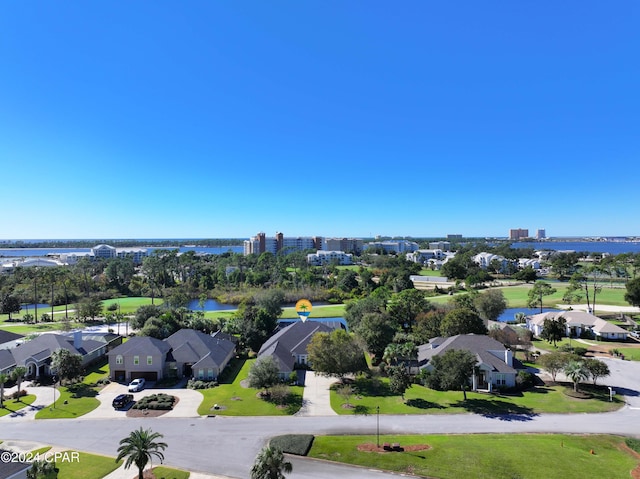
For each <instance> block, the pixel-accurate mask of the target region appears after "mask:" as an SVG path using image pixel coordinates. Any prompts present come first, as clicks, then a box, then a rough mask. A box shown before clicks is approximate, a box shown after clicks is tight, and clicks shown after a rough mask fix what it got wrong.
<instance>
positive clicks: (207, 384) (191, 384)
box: [187, 379, 218, 389]
mask: <svg viewBox="0 0 640 479" xmlns="http://www.w3.org/2000/svg"><path fill="white" fill-rule="evenodd" d="M217 385H218V381H199V380H197V379H189V381H188V382H187V389H210V388H214V387H216V386H217Z"/></svg>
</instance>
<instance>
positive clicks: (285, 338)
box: [258, 320, 340, 379]
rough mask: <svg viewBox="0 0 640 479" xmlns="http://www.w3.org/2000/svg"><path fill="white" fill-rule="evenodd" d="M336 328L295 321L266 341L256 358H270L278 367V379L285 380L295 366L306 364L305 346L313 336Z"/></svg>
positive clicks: (319, 323)
mask: <svg viewBox="0 0 640 479" xmlns="http://www.w3.org/2000/svg"><path fill="white" fill-rule="evenodd" d="M337 324H339V323H337ZM336 327H340V326H336ZM336 327H332V326H330V325H329V324H327V323H324V322H319V321H313V320H307V321H296V322H294V323H293V324H291V325H289V326H286V327H284V328H282V329H280V330H279V331H278V332H277V333H275V334H274V335H273V336H271V337H270V338H269V339H267V341H266V342H265V343H264V344H263V345H262V347H261V348H260V351H259V352H258V358H260V357H264V356H272V357H273V359H274V360H275V361H276V364H277V365H278V370H279V372H280V377H281V378H282V379H286V378H288V377H289V375H290V374H291V372H293V370H294V369H295V367H296V365H306V364H308V362H309V360H308V353H307V346H308V345H309V343H310V342H311V338H313V335H314V334H316V333H319V332H323V333H331V332H332V331H333V330H334V329H336Z"/></svg>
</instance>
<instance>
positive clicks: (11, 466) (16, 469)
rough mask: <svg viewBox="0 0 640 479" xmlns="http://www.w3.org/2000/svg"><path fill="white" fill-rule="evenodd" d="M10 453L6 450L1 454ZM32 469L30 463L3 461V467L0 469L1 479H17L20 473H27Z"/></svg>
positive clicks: (1, 450)
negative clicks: (11, 478)
mask: <svg viewBox="0 0 640 479" xmlns="http://www.w3.org/2000/svg"><path fill="white" fill-rule="evenodd" d="M6 452H10V451H7V450H6V449H0V454H3V453H6ZM30 467H31V464H30V463H28V462H18V461H2V467H1V468H0V479H5V478H10V477H17V475H18V473H21V472H22V471H26V470H27V469H29V468H30Z"/></svg>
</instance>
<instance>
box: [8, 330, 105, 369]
mask: <svg viewBox="0 0 640 479" xmlns="http://www.w3.org/2000/svg"><path fill="white" fill-rule="evenodd" d="M103 346H104V344H103V343H99V342H98V341H83V342H82V347H81V348H80V349H76V347H75V346H74V345H73V338H70V337H68V336H62V335H60V334H51V333H45V334H41V335H40V336H37V337H35V338H33V339H32V340H30V341H25V342H24V343H22V344H21V345H20V346H18V347H15V348H12V349H11V354H13V357H14V358H15V359H16V363H17V364H24V362H25V360H26V359H28V358H30V357H33V358H34V359H36V360H42V359H46V358H48V357H49V356H51V354H52V353H53V352H54V351H56V350H57V349H66V350H68V351H70V352H71V353H72V354H79V355H81V356H85V355H86V354H88V353H89V352H91V351H94V350H96V349H99V348H101V347H103Z"/></svg>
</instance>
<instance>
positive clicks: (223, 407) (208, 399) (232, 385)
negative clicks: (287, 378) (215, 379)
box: [198, 359, 302, 416]
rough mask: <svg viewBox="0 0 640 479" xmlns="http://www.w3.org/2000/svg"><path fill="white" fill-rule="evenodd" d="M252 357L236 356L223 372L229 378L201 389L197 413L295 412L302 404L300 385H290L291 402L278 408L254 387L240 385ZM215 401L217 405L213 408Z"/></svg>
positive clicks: (269, 413)
mask: <svg viewBox="0 0 640 479" xmlns="http://www.w3.org/2000/svg"><path fill="white" fill-rule="evenodd" d="M254 361H255V359H247V360H242V359H237V360H234V361H233V362H232V363H231V364H230V366H229V368H230V369H229V371H228V372H227V374H225V377H226V378H228V380H227V381H226V382H225V380H224V379H221V381H220V385H219V386H217V387H214V388H211V389H200V390H199V391H200V392H201V393H202V395H203V396H204V400H203V401H202V404H200V407H199V408H198V414H200V415H208V414H216V415H220V416H284V415H290V414H294V413H296V412H297V411H298V410H299V409H300V407H301V406H302V387H299V386H291V389H290V390H291V394H292V398H291V400H290V404H288V405H287V406H286V407H284V408H278V407H277V405H276V404H274V403H271V402H268V401H265V400H263V399H260V398H259V397H258V393H259V392H260V391H258V390H257V389H253V388H247V387H243V386H242V385H241V384H240V382H241V381H243V380H245V379H246V378H247V376H248V374H249V369H250V368H251V365H252V364H253V362H254ZM214 404H218V405H219V406H220V409H214V408H213V406H214Z"/></svg>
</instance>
